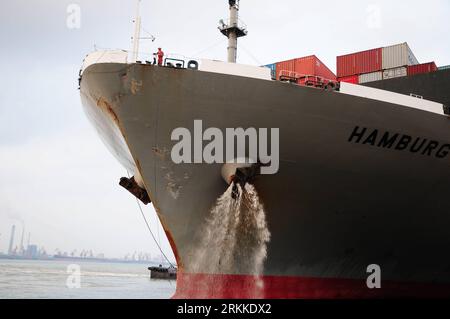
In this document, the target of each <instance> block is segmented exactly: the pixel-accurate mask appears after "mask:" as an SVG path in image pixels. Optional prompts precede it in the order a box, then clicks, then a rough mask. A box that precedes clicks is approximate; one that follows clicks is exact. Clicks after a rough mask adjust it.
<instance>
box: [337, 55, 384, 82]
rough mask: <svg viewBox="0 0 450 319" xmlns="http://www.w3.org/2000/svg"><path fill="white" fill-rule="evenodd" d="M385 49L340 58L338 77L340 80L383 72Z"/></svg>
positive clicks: (338, 58) (338, 60)
mask: <svg viewBox="0 0 450 319" xmlns="http://www.w3.org/2000/svg"><path fill="white" fill-rule="evenodd" d="M382 55H383V48H378V49H372V50H367V51H362V52H357V53H352V54H347V55H342V56H338V57H337V58H336V62H337V76H338V77H339V78H342V77H347V76H351V75H359V74H363V73H372V72H377V71H381V70H382V67H383V56H382Z"/></svg>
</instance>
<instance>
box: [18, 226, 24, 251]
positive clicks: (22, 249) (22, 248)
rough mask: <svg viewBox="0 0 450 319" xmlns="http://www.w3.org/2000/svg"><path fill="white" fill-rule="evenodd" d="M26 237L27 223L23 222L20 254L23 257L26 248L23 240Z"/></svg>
mask: <svg viewBox="0 0 450 319" xmlns="http://www.w3.org/2000/svg"><path fill="white" fill-rule="evenodd" d="M24 236H25V223H23V222H22V239H21V240H20V247H19V253H20V254H21V255H23V253H24V252H25V248H24V247H23V238H24Z"/></svg>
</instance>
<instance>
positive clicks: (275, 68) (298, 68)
mask: <svg viewBox="0 0 450 319" xmlns="http://www.w3.org/2000/svg"><path fill="white" fill-rule="evenodd" d="M266 67H268V68H270V69H271V72H272V78H273V79H275V80H280V77H281V76H282V75H283V74H287V73H295V74H296V75H306V76H317V77H321V78H323V79H325V80H330V81H336V75H335V74H334V73H333V72H332V71H331V70H330V69H329V68H328V67H327V66H326V65H325V64H324V63H323V62H322V61H321V60H320V59H319V58H317V57H316V56H315V55H310V56H306V57H302V58H297V59H291V60H287V61H281V62H277V63H273V64H268V65H266ZM298 84H302V83H301V82H299V83H298Z"/></svg>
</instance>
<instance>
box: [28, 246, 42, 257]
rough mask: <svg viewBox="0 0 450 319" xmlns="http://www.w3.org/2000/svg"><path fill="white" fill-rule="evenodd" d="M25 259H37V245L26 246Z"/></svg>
mask: <svg viewBox="0 0 450 319" xmlns="http://www.w3.org/2000/svg"><path fill="white" fill-rule="evenodd" d="M26 256H27V258H38V257H39V250H38V246H37V245H28V247H27V251H26Z"/></svg>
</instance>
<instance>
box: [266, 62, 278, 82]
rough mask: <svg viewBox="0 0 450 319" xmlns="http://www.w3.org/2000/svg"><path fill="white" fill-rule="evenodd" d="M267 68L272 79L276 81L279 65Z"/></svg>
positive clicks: (274, 64)
mask: <svg viewBox="0 0 450 319" xmlns="http://www.w3.org/2000/svg"><path fill="white" fill-rule="evenodd" d="M265 67H266V68H269V69H270V75H271V76H272V79H273V80H275V79H276V77H277V64H276V63H272V64H267V65H265Z"/></svg>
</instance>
